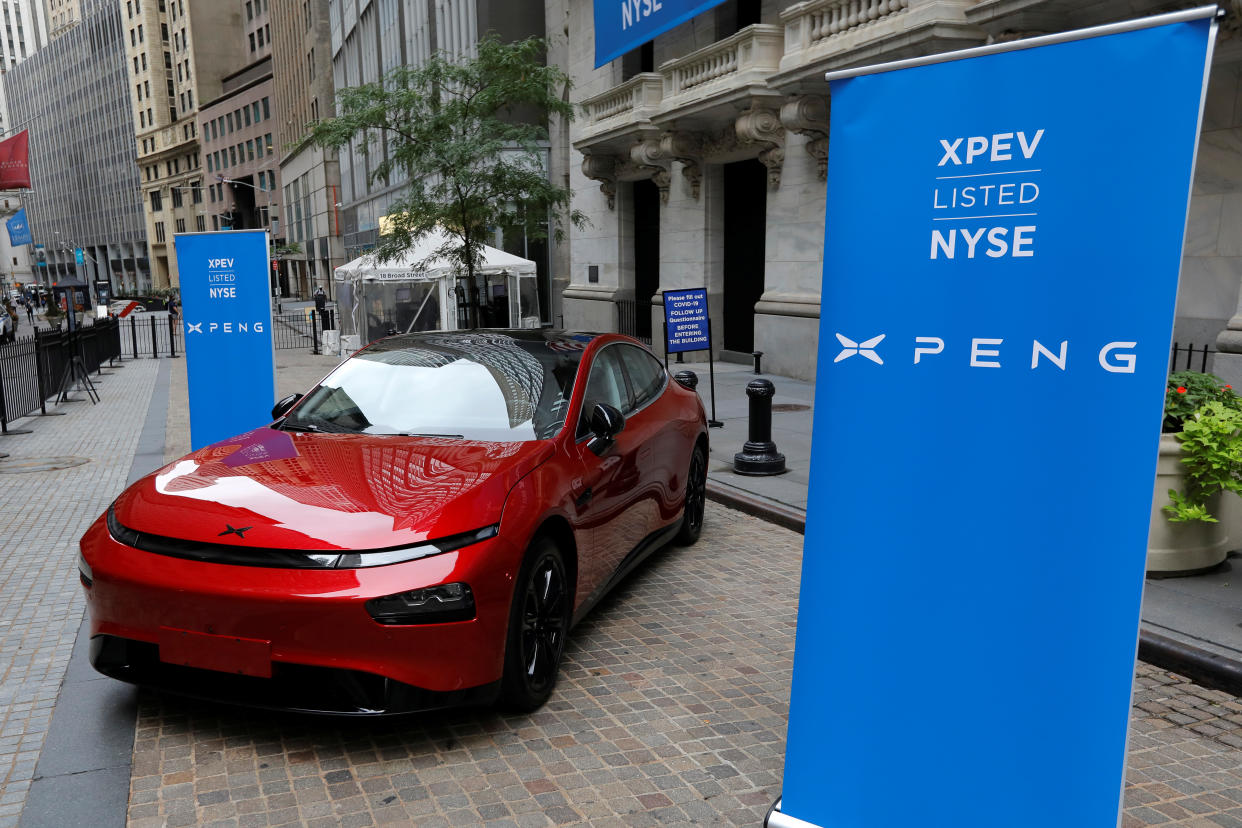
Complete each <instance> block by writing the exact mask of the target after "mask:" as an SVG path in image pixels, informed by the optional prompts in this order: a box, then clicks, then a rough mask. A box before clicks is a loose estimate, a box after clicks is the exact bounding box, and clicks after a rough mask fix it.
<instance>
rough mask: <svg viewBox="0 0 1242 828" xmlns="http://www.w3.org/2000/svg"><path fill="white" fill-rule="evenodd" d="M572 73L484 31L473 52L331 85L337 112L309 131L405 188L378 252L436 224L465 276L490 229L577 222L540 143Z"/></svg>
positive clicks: (541, 231)
mask: <svg viewBox="0 0 1242 828" xmlns="http://www.w3.org/2000/svg"><path fill="white" fill-rule="evenodd" d="M568 90H569V78H568V76H567V75H566V74H565V73H564V72H563V71H562V70H561V69H560V68H559V67H556V66H547V65H545V64H544V43H543V41H542V40H540V39H538V38H530V39H527V40H523V41H520V42H517V43H501V42H500V41H499V40H498V39H497V38H496V37H494V36H489V37H486V38H483V39H482V40H480V41H479V42H478V45H477V49H476V56H475V57H473V58H470V59H465V60H460V61H454V60H453V59H451V58H450V57H449V56H447V55H444V54H437V55H434V56H433V57H431V58H430V59H429V60H427V61H426V62H425V63H424V64H422V65H421V66H417V67H409V66H399V67H397V68H395V69H393V70H392V71H390V72H389V73H388V74H387V75H386V76H385V77H384V80H383V81H382V82H381V83H370V84H364V85H362V86H357V87H353V88H349V89H341V90H338V91H337V96H336V104H337V110H338V112H339V115H338V116H337V117H335V118H330V119H327V120H325V121H322V122H320V123H318V124H315V125H313V126H312V129H311V138H312V140H313V141H315V142H316V143H318V144H319V145H321V146H325V147H334V148H338V149H339V148H341V147H345V146H346V145H348V144H351V143H352V144H353V145H354V146H355V147H357V146H361V148H362V150H363V152H364V153H365V154H366V156H367V159H368V162H369V166H370V170H371V173H370V179H371V182H372V183H381V184H385V185H397V184H399V185H401V187H402V190H401V195H400V197H399V198H398V199H397V200H396V201H395V202H393V203H392V204H391V205H390V207H389V217H388V218H389V221H388V222H387V223H386V224H385V226H384V227H383V228H382V230H383V235H382V237H381V240H380V244H379V246H378V247H377V248H376V249H375V251H374V253H375V254H376V256H377V257H378V258H379V259H380V260H381V261H391V260H392V259H395V258H398V257H399V256H401V255H402V254H403V253H404V252H405V251H407V250H409V249H410V248H411V247H413V246H414V245H415V244H416V243H417V241H418V240H419V238H421V237H422V236H423V235H425V234H427V233H428V232H430V231H431V230H433V229H434V228H436V227H437V226H440V227H442V228H444V230H445V231H446V232H447V234H448V236H449V241H448V242H447V243H446V244H444V245H442V246H441V248H440V249H438V250H435V251H433V252H432V254H431V256H430V257H429V258H435V257H438V256H443V257H445V258H446V259H447V260H449V261H453V262H455V263H456V264H457V265H458V266H459V268H460V272H461V273H462V274H463V275H468V276H470V277H471V281H470V283H471V284H473V276H474V271H475V268H477V267H478V265H479V264H480V262H481V260H482V257H483V246H484V245H485V244H486V243H487V241H488V239H490V238H491V231H492V229H493V228H497V227H499V228H505V229H509V228H515V229H516V228H521V229H524V230H525V232H526V234H527V236H528V237H529V238H544V237H546V236H547V235H548V232H547V227H548V223H549V219H550V220H551V226H552V228H553V231H554V236H555V238H556V239H557V240H559V239H561V238H562V237H563V234H564V222H565V221H566V220H568V221H569V222H571V223H572V224H574V225H575V226H583V225H585V223H586V220H585V217H584V216H583V214H581V213H580V212H578V211H573V210H570V209H569V197H570V192H569V190H568V189H567V188H562V187H557V186H554V185H553V184H552V182H551V181H549V179H548V174H547V170H546V169H545V168H544V163H543V157H544V151H543V146H545V145H546V142H547V140H548V131H547V127H546V121H547V118H548V116H549V115H555V116H558V117H560V118H565V119H569V118H572V117H573V114H574V110H573V105H572V104H571V103H569V100H568Z"/></svg>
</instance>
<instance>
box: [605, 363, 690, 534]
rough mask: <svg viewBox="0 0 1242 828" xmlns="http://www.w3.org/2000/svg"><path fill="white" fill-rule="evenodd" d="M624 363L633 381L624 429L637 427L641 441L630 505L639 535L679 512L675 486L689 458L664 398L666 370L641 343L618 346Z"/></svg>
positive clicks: (656, 527) (638, 437)
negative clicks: (638, 344) (675, 511)
mask: <svg viewBox="0 0 1242 828" xmlns="http://www.w3.org/2000/svg"><path fill="white" fill-rule="evenodd" d="M617 353H618V355H619V356H620V357H621V364H622V366H623V367H624V368H625V375H626V379H627V380H628V381H629V388H630V404H629V408H627V409H625V411H624V413H625V418H626V428H627V429H631V428H632V429H633V437H634V438H635V439H636V440H637V441H638V442H639V449H638V451H637V453H636V466H635V468H634V470H633V476H632V481H633V483H632V486H633V488H632V502H631V504H630V506H629V510H630V511H631V512H632V513H633V517H634V519H635V520H636V521H641V523H642V525H641V527H640V529H639V530H638V536H639V539H640V540H641V539H642V538H645V537H647V536H648V535H650V534H651V533H653V532H655V531H656V530H657V529H659V528H660V527H661V526H664V525H665V524H667V523H668V522H669V520H671V519H672V518H673V517H674V516H675V515H674V514H673V511H674V510H675V508H676V504H675V503H674V501H677V498H678V497H679V496H680V495H679V494H674V492H673V488H674V487H675V486H680V485H681V484H680V483H679V481H681V480H682V479H683V478H684V474H685V469H684V468H683V467H685V466H686V465H687V458H686V457H685V456H684V454H685V451H684V445H685V440H684V439H683V438H681V437H680V433H679V428H680V426H681V422H680V420H679V419H677V418H675V417H670V416H669V412H668V410H667V406H662V405H661V403H662V397H663V394H664V391H665V389H666V388H667V387H668V372H667V371H665V370H664V366H663V365H661V364H660V362H659V360H657V359H656V358H655V357H654V356H652V355H651V353H650V352H648V351H647V350H645V349H643V348H639V347H638V346H637V345H628V344H621V345H618V346H617Z"/></svg>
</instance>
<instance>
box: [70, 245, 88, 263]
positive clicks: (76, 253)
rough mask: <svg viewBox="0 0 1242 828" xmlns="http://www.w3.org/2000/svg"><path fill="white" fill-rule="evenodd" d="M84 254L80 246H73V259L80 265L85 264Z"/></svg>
mask: <svg viewBox="0 0 1242 828" xmlns="http://www.w3.org/2000/svg"><path fill="white" fill-rule="evenodd" d="M84 254H85V251H83V250H82V248H80V247H75V248H73V260H74V261H75V262H77V263H78V264H80V265H82V264H86V256H85V255H84Z"/></svg>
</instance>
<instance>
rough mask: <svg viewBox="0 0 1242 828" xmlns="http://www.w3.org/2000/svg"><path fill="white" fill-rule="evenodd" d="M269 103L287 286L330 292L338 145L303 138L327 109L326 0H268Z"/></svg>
mask: <svg viewBox="0 0 1242 828" xmlns="http://www.w3.org/2000/svg"><path fill="white" fill-rule="evenodd" d="M271 4H272V5H271V12H270V14H271V18H272V35H273V37H274V38H275V40H274V42H273V43H272V104H273V106H274V107H275V118H276V151H277V155H278V156H279V161H280V177H281V180H282V181H283V185H282V196H283V197H282V199H281V203H282V204H283V205H284V237H285V244H284V247H282V248H281V249H280V250H279V251H278V254H279V259H280V262H281V264H280V266H281V267H282V276H283V277H284V279H285V280H286V282H287V285H286V287H287V289H289V290H292V291H294V292H296V293H298V294H300V295H303V296H310V295H312V294H313V293H314V290H315V288H316V287H322V288H323V289H324V291H325V292H326V293H327V294H328V295H329V296H335V291H334V289H333V288H334V286H333V284H332V271H333V270H334V269H335V268H337V267H339V266H340V265H342V264H344V262H345V259H344V249H343V247H342V244H341V207H340V202H341V170H340V163H339V162H338V160H337V153H336V150H325V149H322V148H320V147H317V146H315V145H314V144H312V143H311V142H310V140H309V129H308V125H309V124H311V123H313V122H315V121H318V120H320V119H323V118H330V117H332V115H333V114H334V111H333V82H332V54H331V48H330V41H329V29H328V0H271Z"/></svg>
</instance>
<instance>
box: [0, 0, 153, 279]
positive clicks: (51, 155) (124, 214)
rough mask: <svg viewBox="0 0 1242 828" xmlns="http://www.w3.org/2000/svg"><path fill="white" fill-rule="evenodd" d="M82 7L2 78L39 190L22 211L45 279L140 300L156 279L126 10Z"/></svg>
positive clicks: (110, 3) (96, 2)
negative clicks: (75, 278)
mask: <svg viewBox="0 0 1242 828" xmlns="http://www.w3.org/2000/svg"><path fill="white" fill-rule="evenodd" d="M76 8H77V9H78V11H79V16H78V17H77V18H76V21H75V22H74V24H73V25H70V26H67V27H62V29H61V31H60V32H59V34H58V36H56V37H54V38H51V39H50V42H48V44H47V45H46V46H44V47H43V48H42V49H40V50H39V51H37V52H35V53H34V54H33V55H31V56H30V57H28V58H27V59H26V60H24V61H22V62H19V63H17V64H16V65H15V66H13V67H11V68H10V69H9V71H8V72H7V74H6V75H5V77H4V85H5V90H6V95H7V98H8V103H9V108H10V113H9V115H10V119H11V121H12V123H14V124H19V125H24V126H25V127H26V128H27V129H28V130H29V133H30V177H31V183H32V185H33V188H32V190H33V191H32V192H31V193H29V194H24V195H23V196H22V202H23V204H24V206H25V207H26V215H27V217H28V218H29V221H30V229H31V234H32V236H33V237H34V242H35V244H37V245H42V246H43V249H44V250H45V251H46V257H47V261H48V264H47V271H48V272H47V273H46V275H45V277H44V278H45V280H47V281H54V280H56V279H57V278H60V277H65V276H71V275H73V274H75V273H77V274H78V275H79V276H81V277H82V278H83V279H85V280H87V281H93V280H103V281H109V282H110V283H111V285H112V288H113V290H114V291H121V290H125V291H134V292H136V291H139V290H143V289H146V288H147V287H149V286H150V274H149V266H148V257H147V247H146V232H145V228H144V225H143V216H142V204H141V201H140V192H139V182H138V171H137V169H136V168H135V166H134V145H133V136H134V125H133V122H132V121H131V119H130V112H131V110H130V106H129V93H128V88H129V84H128V73H127V71H126V66H125V62H124V61H125V58H124V55H125V46H124V43H125V42H126V31H125V26H124V25H123V22H122V11H121V9H120V8H119V7H118V5H117V3H116V0H81V3H80V5H79V6H77V7H76ZM77 249H81V250H82V254H81V257H82V263H81V264H80V265H79V264H77V261H76V260H77V255H76V254H75V250H77Z"/></svg>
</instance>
